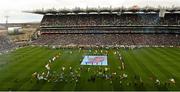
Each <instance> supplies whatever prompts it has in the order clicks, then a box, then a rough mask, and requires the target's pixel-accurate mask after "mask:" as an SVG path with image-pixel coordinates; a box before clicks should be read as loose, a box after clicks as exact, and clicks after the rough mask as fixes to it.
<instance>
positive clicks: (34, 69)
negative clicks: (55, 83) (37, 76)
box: [19, 50, 54, 90]
mask: <svg viewBox="0 0 180 92" xmlns="http://www.w3.org/2000/svg"><path fill="white" fill-rule="evenodd" d="M42 53H43V54H40V55H39V56H38V57H37V58H36V59H38V60H39V62H37V63H36V65H33V68H31V69H30V70H28V71H29V72H30V71H31V73H27V74H25V75H28V74H29V76H30V77H31V74H32V71H33V72H35V71H37V70H39V68H40V67H41V69H43V68H44V65H43V64H42V62H44V61H47V58H45V57H47V56H52V53H53V54H54V52H52V51H50V50H49V51H45V52H42ZM28 84H29V85H31V86H28V87H26V85H28ZM35 84H36V83H34V84H33V83H31V81H30V80H29V81H27V82H25V83H24V85H21V87H20V89H19V90H25V89H24V88H26V89H29V90H32V87H33V86H34V85H35ZM38 88H39V87H38Z"/></svg>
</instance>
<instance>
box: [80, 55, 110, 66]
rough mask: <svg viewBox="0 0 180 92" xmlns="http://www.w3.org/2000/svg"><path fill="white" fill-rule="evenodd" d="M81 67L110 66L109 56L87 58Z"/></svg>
mask: <svg viewBox="0 0 180 92" xmlns="http://www.w3.org/2000/svg"><path fill="white" fill-rule="evenodd" d="M81 65H103V66H106V65H108V63H107V56H85V57H84V59H83V61H82V62H81Z"/></svg>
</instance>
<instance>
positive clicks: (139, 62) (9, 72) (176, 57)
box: [0, 47, 180, 90]
mask: <svg viewBox="0 0 180 92" xmlns="http://www.w3.org/2000/svg"><path fill="white" fill-rule="evenodd" d="M71 51H72V54H70V52H71ZM104 51H106V50H105V49H103V52H104ZM115 51H116V52H117V51H118V52H120V53H121V54H122V57H123V59H124V62H125V70H120V69H119V68H118V67H119V66H121V63H120V62H121V61H120V60H119V57H118V55H116V54H114V52H115ZM94 52H95V50H93V51H92V52H89V50H83V49H82V50H81V51H79V49H49V48H47V47H24V48H20V49H18V50H15V51H13V52H11V53H8V54H3V55H0V90H180V48H140V49H135V50H125V49H123V48H121V49H109V50H108V66H81V65H80V63H81V60H82V59H83V56H84V55H87V54H93V53H94ZM57 53H61V55H60V57H59V58H58V59H56V60H55V62H53V64H52V71H54V72H55V71H56V72H55V73H57V74H58V73H60V72H62V71H60V70H61V67H62V66H64V67H72V69H73V70H76V69H79V67H82V69H83V70H82V71H80V75H81V77H80V79H79V81H78V82H77V83H76V82H75V81H72V82H70V81H67V82H64V81H62V82H47V81H37V80H36V79H33V78H32V74H33V73H34V72H43V71H45V70H46V69H45V67H44V66H45V65H46V64H47V62H48V60H49V58H51V57H53V56H54V55H56V54H57ZM98 53H101V51H100V50H98ZM105 67H109V68H110V71H109V72H110V73H113V72H116V73H117V75H116V76H118V75H120V74H122V73H126V74H127V75H128V77H127V79H123V80H121V81H122V84H120V79H119V78H113V79H111V80H112V83H111V81H110V80H105V79H101V78H97V79H96V80H95V82H91V81H88V79H89V78H90V76H92V75H93V74H94V72H95V71H97V70H98V69H104V68H105ZM87 68H90V71H89V72H87V71H86V70H87ZM65 73H66V74H67V75H68V74H69V71H68V69H67V70H65ZM135 76H138V77H140V78H141V79H142V81H143V85H141V86H139V85H140V84H137V85H135V82H136V81H138V80H136V79H135V78H134V77H135ZM69 77H70V76H69ZM69 77H67V79H68V78H69ZM152 77H153V78H157V79H159V80H160V85H158V86H155V84H154V80H152V79H151V78H152ZM170 78H174V79H175V81H176V84H175V85H174V84H165V83H166V82H167V81H168V80H169V79H170ZM69 80H70V78H69Z"/></svg>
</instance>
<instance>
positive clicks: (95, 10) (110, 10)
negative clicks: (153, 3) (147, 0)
mask: <svg viewBox="0 0 180 92" xmlns="http://www.w3.org/2000/svg"><path fill="white" fill-rule="evenodd" d="M160 11H165V13H180V8H178V7H172V8H164V7H159V8H153V7H149V6H146V7H143V8H139V7H138V6H136V5H135V6H132V7H130V8H125V7H118V8H111V7H109V8H88V7H87V8H86V9H82V8H79V7H75V8H74V9H66V8H64V9H59V10H57V9H54V8H52V9H46V10H45V9H37V10H34V11H24V12H27V13H35V14H42V15H51V14H52V15H68V14H121V13H159V12H160Z"/></svg>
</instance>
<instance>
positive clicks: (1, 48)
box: [0, 35, 15, 53]
mask: <svg viewBox="0 0 180 92" xmlns="http://www.w3.org/2000/svg"><path fill="white" fill-rule="evenodd" d="M13 47H15V44H13V43H12V42H11V41H10V39H9V38H8V37H7V36H5V35H0V53H3V52H6V51H9V50H11V49H12V48H13Z"/></svg>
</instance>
